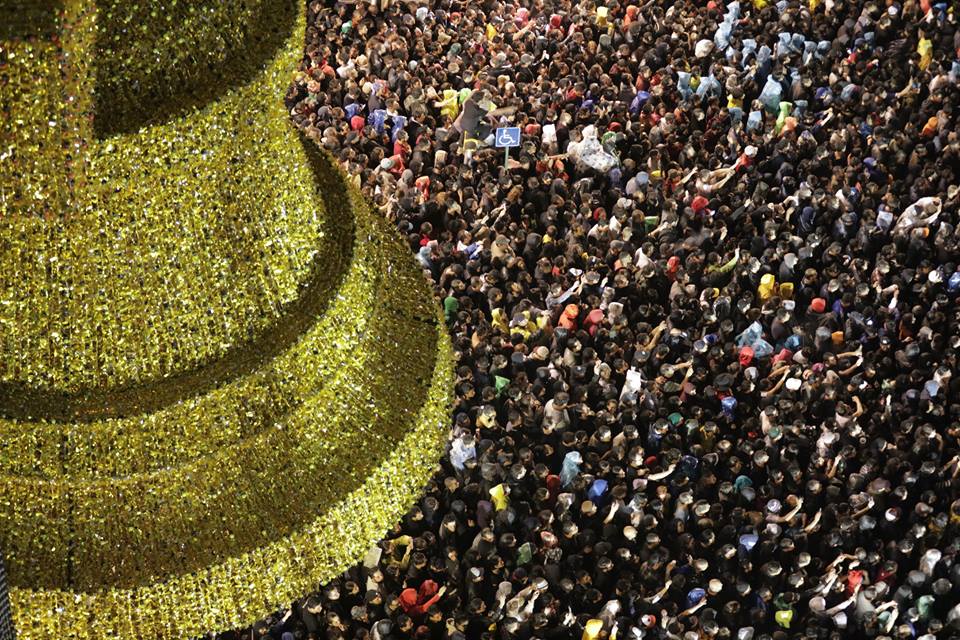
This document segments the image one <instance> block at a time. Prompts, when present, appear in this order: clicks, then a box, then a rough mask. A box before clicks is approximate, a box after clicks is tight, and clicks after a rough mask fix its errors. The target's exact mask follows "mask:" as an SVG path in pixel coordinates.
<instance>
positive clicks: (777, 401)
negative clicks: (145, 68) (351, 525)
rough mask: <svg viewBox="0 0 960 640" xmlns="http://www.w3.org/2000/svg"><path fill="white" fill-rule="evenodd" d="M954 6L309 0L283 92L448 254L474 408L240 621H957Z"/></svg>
mask: <svg viewBox="0 0 960 640" xmlns="http://www.w3.org/2000/svg"><path fill="white" fill-rule="evenodd" d="M957 13H958V11H957V6H956V5H955V4H954V3H945V2H941V3H934V2H931V0H920V1H919V2H917V1H915V0H906V1H905V2H899V1H897V0H882V1H873V0H870V1H863V0H857V1H851V2H841V1H836V0H803V2H800V1H798V0H780V1H779V2H773V1H772V0H754V1H753V2H751V1H749V0H744V1H742V2H737V1H733V2H730V3H729V4H726V5H724V4H721V3H718V2H716V1H715V0H710V1H709V2H702V1H700V0H696V1H694V0H681V1H678V2H673V1H670V0H648V1H647V2H644V3H642V4H641V3H640V2H637V3H636V4H628V3H627V2H614V1H612V0H611V1H608V2H606V3H598V2H595V1H593V0H587V1H584V2H574V1H572V0H520V1H518V2H514V3H508V2H502V1H500V0H486V1H483V2H465V1H460V0H437V1H433V0H429V1H428V0H410V1H409V2H391V1H389V0H382V1H376V0H375V1H374V3H372V4H368V3H363V2H359V1H354V2H346V1H343V0H341V1H338V2H328V3H325V4H324V3H321V2H314V3H313V4H312V5H311V6H310V13H309V15H310V25H311V26H310V27H309V29H308V42H307V47H306V56H305V62H304V67H303V70H302V73H300V74H299V76H298V79H297V81H296V82H295V83H294V85H293V86H292V88H291V90H290V93H289V95H288V96H287V99H288V104H289V105H290V107H291V113H292V115H293V118H294V121H295V122H296V123H297V124H298V125H299V126H300V127H301V129H302V130H303V131H304V132H305V133H306V135H307V136H309V137H310V138H312V139H314V140H316V141H317V142H318V143H319V144H321V145H322V146H323V147H325V148H326V149H328V150H330V152H332V153H333V154H334V155H335V156H336V157H337V158H338V159H339V160H340V161H341V162H342V164H343V166H344V168H345V169H346V171H347V172H348V173H349V174H350V175H351V176H353V179H355V180H356V181H357V183H358V184H359V185H360V186H361V188H362V190H363V192H364V193H365V194H366V195H367V196H368V197H369V198H370V200H371V201H372V202H373V203H375V205H377V206H378V207H380V208H381V209H382V210H383V211H384V213H385V215H387V216H388V217H390V219H392V220H395V221H396V224H397V225H398V226H399V228H400V229H401V231H402V232H403V233H404V234H405V235H406V237H407V238H408V240H409V243H410V246H411V248H412V250H413V251H414V252H415V253H416V255H417V258H418V259H419V260H420V262H421V263H422V264H423V266H424V269H425V270H427V271H429V273H430V275H431V276H432V278H433V279H434V281H435V283H436V287H437V291H438V294H439V296H440V299H441V300H442V304H443V308H444V311H445V316H446V319H447V322H448V324H449V327H450V331H451V333H452V335H453V338H454V343H455V347H456V355H457V358H458V361H457V384H456V398H457V400H456V405H455V407H454V411H453V415H452V424H453V441H452V444H451V448H450V450H449V455H448V456H446V457H445V458H444V460H443V461H442V470H441V471H440V472H439V473H438V475H436V476H435V479H434V481H433V482H432V483H431V484H430V486H429V487H428V488H427V489H426V491H425V495H424V497H423V498H422V500H421V501H420V503H419V504H417V505H416V506H414V507H413V508H412V509H411V510H410V512H409V513H408V515H407V516H406V517H405V518H404V520H403V521H402V522H401V523H399V524H398V525H397V526H396V528H395V530H393V531H391V532H389V533H388V534H387V536H386V539H385V541H384V542H383V543H382V544H381V545H380V546H379V547H377V548H376V549H373V550H372V551H371V552H370V554H369V555H368V556H367V558H366V559H365V560H364V562H363V563H362V564H359V565H357V566H356V567H354V568H352V569H350V570H349V571H347V572H346V573H345V574H344V575H343V576H341V577H340V578H338V579H336V580H334V581H332V582H331V583H330V584H328V585H326V586H324V587H323V588H322V589H321V590H319V591H318V592H317V593H315V594H312V595H310V596H309V597H307V598H305V599H304V600H302V601H300V602H297V603H295V604H294V606H293V608H292V609H291V610H289V611H287V612H285V613H283V614H278V615H277V616H276V617H274V618H272V619H270V620H268V621H265V622H263V623H262V624H260V625H257V626H256V627H255V628H254V629H252V630H247V631H245V632H242V635H243V637H249V636H250V635H252V637H254V638H259V637H267V636H269V637H271V638H275V639H276V640H290V639H291V638H296V639H300V638H371V639H373V640H390V639H400V638H417V639H426V638H430V639H433V640H437V639H446V638H449V639H461V638H465V639H469V640H482V639H486V638H498V639H500V638H502V639H508V638H542V639H547V638H580V637H584V638H590V639H592V638H614V637H616V638H620V639H623V638H672V639H681V638H682V639H684V640H686V639H688V638H690V639H692V638H713V637H717V638H737V639H738V640H750V639H751V638H758V639H759V638H811V639H812V638H828V637H829V638H834V637H856V638H870V637H877V638H884V637H886V638H913V637H919V638H924V639H925V640H928V639H930V638H933V637H951V636H960V607H958V606H957V602H960V557H958V551H960V536H958V533H960V499H958V498H960V442H958V437H960V427H958V426H957V425H958V419H960V403H958V400H957V397H958V396H957V392H958V391H960V388H958V387H960V377H957V376H954V373H953V372H954V371H956V370H957V368H958V362H957V357H958V348H960V308H958V307H957V305H956V300H957V296H958V295H960V252H958V242H960V231H958V230H957V223H958V213H957V209H958V203H960V194H958V187H957V184H958V178H960V176H958V167H960V162H958V161H960V158H958V155H960V139H958V135H960V133H958V125H957V111H958V108H957V104H956V103H957V101H958V99H960V92H958V82H960V77H958V76H960V61H958V57H960V29H958V25H957V20H958V17H960V16H958V15H957ZM498 126H517V127H520V129H521V132H522V140H521V146H520V147H519V148H518V149H513V150H511V152H510V153H511V155H510V156H509V160H508V161H507V163H506V165H505V164H504V151H503V149H499V148H496V147H494V145H493V142H494V133H493V132H494V130H495V128H496V127H498ZM240 635H241V632H237V634H235V636H236V637H239V636H240Z"/></svg>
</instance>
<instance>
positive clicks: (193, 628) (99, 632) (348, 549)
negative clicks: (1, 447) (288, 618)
mask: <svg viewBox="0 0 960 640" xmlns="http://www.w3.org/2000/svg"><path fill="white" fill-rule="evenodd" d="M436 327H437V333H438V348H437V358H436V363H435V366H434V370H433V382H432V384H431V386H430V390H429V392H428V396H427V402H426V404H425V405H424V407H423V408H422V409H421V410H420V412H419V413H418V416H417V419H416V424H415V425H414V427H413V428H412V429H411V430H410V431H408V432H407V434H406V435H405V436H404V438H403V440H402V441H400V442H399V443H398V445H397V447H396V448H395V449H394V450H393V452H392V453H391V455H390V456H389V457H388V458H387V459H386V460H385V461H384V462H383V463H381V464H380V465H379V466H378V467H377V468H376V470H375V471H374V472H373V473H372V474H371V475H370V476H369V477H368V478H367V480H366V481H365V482H364V483H363V484H362V485H361V486H359V487H357V488H356V489H355V490H354V491H352V492H351V493H350V494H348V495H347V496H345V498H344V499H343V500H341V501H340V502H339V503H337V504H336V505H335V506H333V507H331V508H330V509H329V510H328V511H326V512H325V513H324V514H323V515H322V516H320V517H319V518H317V519H316V520H315V521H313V522H312V523H310V524H309V525H307V526H306V527H305V528H303V529H302V530H300V531H298V532H296V533H293V534H291V535H289V536H287V537H285V538H283V539H281V540H278V541H276V542H273V543H271V544H269V545H266V546H264V547H261V548H260V549H257V550H255V551H251V552H249V553H245V554H242V555H240V556H237V557H234V558H230V559H228V560H226V561H224V562H222V563H219V564H217V565H214V566H211V567H208V568H206V569H204V570H201V571H197V572H195V573H192V574H189V575H184V576H178V577H175V578H173V579H171V580H168V581H165V582H162V583H158V584H154V585H150V586H146V587H140V588H136V589H111V590H107V591H102V592H98V593H75V592H69V591H60V590H29V589H16V588H15V589H12V590H11V594H10V600H11V604H12V609H13V615H14V622H15V624H16V626H17V632H18V637H19V638H21V640H49V638H58V639H63V638H72V639H76V640H101V639H103V638H117V639H118V640H142V638H144V637H147V636H148V637H150V638H158V639H163V640H168V639H169V640H173V639H177V640H183V639H186V638H191V637H199V636H201V635H203V634H205V633H208V632H210V631H218V630H225V629H232V628H238V627H242V626H246V625H250V624H252V623H253V622H255V621H256V620H257V619H260V618H262V617H263V616H265V615H268V614H269V613H270V612H272V611H274V610H276V609H279V608H281V607H284V606H286V605H288V604H289V603H290V602H292V601H293V600H294V599H296V598H299V597H302V596H303V595H305V594H306V593H308V592H309V591H311V590H312V589H315V588H316V587H317V586H318V585H319V584H321V583H323V582H326V581H327V580H329V579H331V578H333V577H335V576H336V575H338V574H339V573H340V572H342V571H343V570H344V569H345V568H346V567H348V566H350V564H352V563H354V562H356V561H358V560H359V559H360V558H361V557H362V556H363V554H364V553H366V551H367V550H368V549H369V548H370V546H371V545H373V544H375V543H376V542H377V541H378V540H380V539H381V538H382V537H383V534H384V532H386V531H387V530H388V529H389V528H390V526H392V525H393V524H394V523H395V522H397V521H398V520H399V519H400V518H401V517H402V516H403V514H404V513H405V512H406V510H407V509H408V508H409V506H410V505H411V504H412V503H413V502H414V501H415V500H416V498H417V497H419V496H420V495H421V494H422V492H423V488H424V486H425V485H426V484H427V482H428V481H429V480H430V478H431V477H432V475H433V474H434V472H435V470H436V468H437V461H438V460H439V457H440V455H441V453H442V452H443V449H444V448H445V446H446V443H447V440H448V438H449V429H448V419H449V411H450V405H451V402H452V391H453V367H452V361H453V352H452V345H451V342H450V337H449V336H448V335H447V332H446V329H445V325H444V323H443V321H442V319H441V317H440V315H439V313H438V315H437V325H436Z"/></svg>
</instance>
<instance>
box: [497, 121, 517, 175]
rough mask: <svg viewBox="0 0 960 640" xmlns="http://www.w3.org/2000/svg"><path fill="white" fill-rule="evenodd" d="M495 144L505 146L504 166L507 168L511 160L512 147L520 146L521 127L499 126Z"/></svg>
mask: <svg viewBox="0 0 960 640" xmlns="http://www.w3.org/2000/svg"><path fill="white" fill-rule="evenodd" d="M494 145H495V146H497V147H503V167H504V169H506V167H507V162H508V161H509V160H510V148H511V147H519V146H520V127H498V128H497V134H496V136H495V137H494Z"/></svg>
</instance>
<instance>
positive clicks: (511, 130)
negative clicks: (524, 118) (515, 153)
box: [495, 127, 520, 147]
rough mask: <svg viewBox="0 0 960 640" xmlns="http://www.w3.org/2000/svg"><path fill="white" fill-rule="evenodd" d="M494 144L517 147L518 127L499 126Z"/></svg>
mask: <svg viewBox="0 0 960 640" xmlns="http://www.w3.org/2000/svg"><path fill="white" fill-rule="evenodd" d="M495 144H496V146H498V147H519V146H520V127H499V128H498V129H497V137H496V143H495Z"/></svg>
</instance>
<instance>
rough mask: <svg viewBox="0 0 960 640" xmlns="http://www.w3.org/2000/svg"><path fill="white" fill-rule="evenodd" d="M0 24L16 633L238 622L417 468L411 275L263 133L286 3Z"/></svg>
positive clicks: (277, 77)
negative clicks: (234, 56)
mask: <svg viewBox="0 0 960 640" xmlns="http://www.w3.org/2000/svg"><path fill="white" fill-rule="evenodd" d="M0 23H3V25H4V26H3V27H2V28H0V116H2V117H0V549H2V550H3V552H4V553H5V555H6V563H7V566H8V571H9V573H10V580H11V584H12V585H13V586H14V590H13V593H12V601H13V604H14V609H15V616H16V620H17V624H18V631H19V633H20V635H21V637H22V638H27V639H28V640H29V639H34V638H37V639H39V638H49V637H58V638H91V639H93V638H103V637H119V638H129V639H131V640H132V639H133V638H140V637H145V636H149V637H162V638H174V637H176V638H184V637H190V636H197V635H201V634H203V633H206V632H208V631H212V630H218V629H225V628H231V627H235V626H239V625H243V624H248V623H250V622H252V621H254V620H255V619H257V618H258V617H259V616H262V615H264V614H266V613H268V612H269V611H270V610H271V609H272V608H275V607H279V606H282V605H283V604H285V603H286V602H288V601H289V600H290V599H293V598H296V597H298V596H300V595H302V594H303V593H304V592H306V591H308V590H309V589H311V588H312V587H314V586H315V585H316V584H317V583H318V582H321V581H324V580H326V579H329V578H331V577H333V576H334V575H336V574H337V573H339V572H340V571H341V570H342V569H343V568H344V567H345V566H346V565H348V564H349V563H351V562H353V561H355V560H356V559H357V558H358V557H359V556H360V555H362V553H363V552H364V551H365V550H366V549H367V548H368V547H369V545H370V544H372V543H373V542H374V541H376V540H377V539H378V538H379V537H381V536H382V535H383V533H384V532H385V531H386V529H387V528H388V527H389V526H390V525H392V524H393V522H394V521H395V520H396V519H398V518H399V517H400V516H401V515H402V513H403V510H404V509H405V508H406V506H407V505H408V504H409V502H411V501H412V500H413V499H414V498H415V496H416V495H417V494H418V493H419V491H420V490H421V488H422V486H423V485H424V484H425V483H426V481H427V480H428V478H429V476H430V474H431V472H432V470H433V468H434V466H433V463H434V461H435V460H436V459H437V458H438V457H439V454H440V452H441V450H442V448H443V446H444V443H445V441H446V437H447V412H448V410H449V403H450V393H451V388H452V373H451V361H452V356H451V348H450V344H449V339H448V337H447V335H446V331H445V328H444V327H443V323H442V322H439V321H438V315H437V310H436V303H435V301H434V299H433V297H432V294H431V290H430V287H429V285H428V283H427V282H426V280H425V279H424V276H423V274H422V273H421V272H420V269H419V268H418V267H417V265H416V263H415V262H414V261H413V260H412V258H411V256H410V255H409V251H408V250H407V249H406V247H405V246H404V245H403V244H402V243H401V242H399V240H398V239H397V238H395V237H394V236H395V234H394V233H393V232H392V230H391V229H389V225H388V224H387V223H386V222H384V221H383V220H381V219H380V218H379V217H378V216H377V215H376V214H374V213H373V212H372V211H371V210H370V209H369V207H368V206H367V204H366V203H365V202H363V200H362V198H361V196H360V195H359V193H358V192H357V190H356V189H355V188H354V187H353V186H351V185H350V184H349V182H348V180H347V179H346V177H345V176H344V175H342V174H341V172H340V170H339V168H337V167H336V166H335V163H334V162H332V161H331V160H330V159H328V158H327V157H326V156H325V155H324V154H323V153H322V152H320V151H319V150H318V149H316V148H315V147H313V146H312V144H311V143H309V142H306V141H304V140H303V139H302V138H301V137H300V135H299V134H298V133H297V132H296V131H295V130H294V129H293V127H292V125H291V124H290V123H289V121H288V117H287V114H286V111H285V109H284V106H283V103H282V100H281V96H282V95H283V93H284V91H285V90H286V88H287V85H288V83H289V81H290V79H291V77H292V74H293V72H294V70H295V68H296V65H297V61H298V60H299V58H300V55H301V51H302V46H303V34H304V16H303V15H301V7H299V4H298V3H296V2H293V1H291V0H260V1H252V2H247V3H221V2H218V1H213V0H194V1H193V2H189V3H184V2H182V1H180V2H178V1H176V0H174V1H173V2H171V3H169V6H165V7H164V10H163V11H160V10H159V8H158V5H156V4H155V3H144V4H135V3H132V2H129V1H128V0H100V1H99V2H93V0H67V1H65V2H52V1H44V2H33V1H32V0H31V2H26V1H25V0H0ZM238 50H242V51H244V52H245V53H243V54H238V55H239V57H237V58H236V59H234V58H231V56H233V52H236V51H238ZM358 451H362V452H363V455H362V456H361V455H357V452H358Z"/></svg>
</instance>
